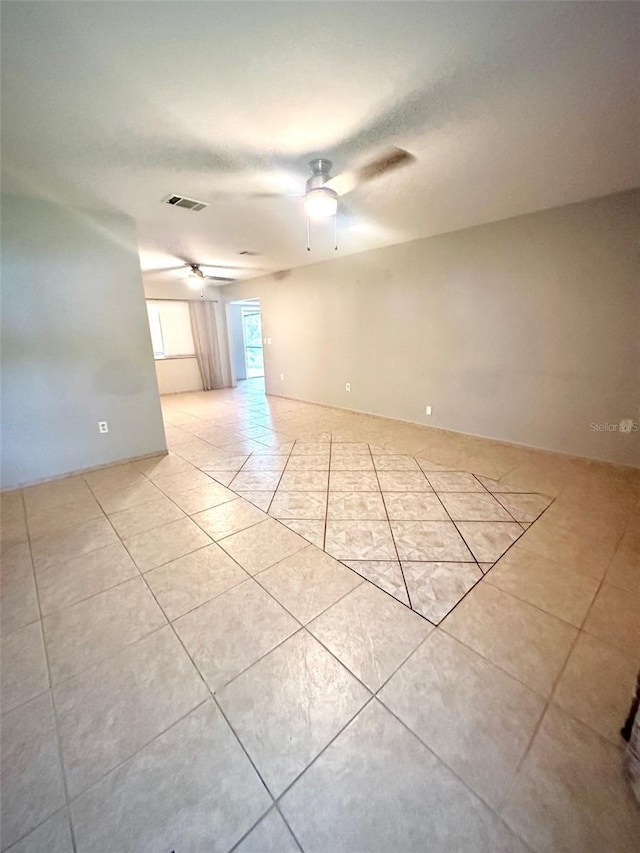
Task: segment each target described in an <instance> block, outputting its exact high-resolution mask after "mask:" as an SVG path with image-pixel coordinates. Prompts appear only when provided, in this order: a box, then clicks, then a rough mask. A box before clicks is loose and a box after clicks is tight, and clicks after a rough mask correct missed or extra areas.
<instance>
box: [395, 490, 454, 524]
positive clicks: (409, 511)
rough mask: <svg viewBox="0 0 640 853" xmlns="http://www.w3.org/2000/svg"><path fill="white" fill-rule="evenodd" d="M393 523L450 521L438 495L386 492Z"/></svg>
mask: <svg viewBox="0 0 640 853" xmlns="http://www.w3.org/2000/svg"><path fill="white" fill-rule="evenodd" d="M383 497H384V503H385V506H386V508H387V514H388V516H389V518H390V519H391V521H449V516H448V515H447V512H446V510H445V508H444V507H443V506H442V502H441V501H440V498H439V497H438V496H437V495H434V494H432V493H427V492H384V493H383Z"/></svg>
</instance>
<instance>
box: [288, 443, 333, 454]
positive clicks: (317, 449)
mask: <svg viewBox="0 0 640 853" xmlns="http://www.w3.org/2000/svg"><path fill="white" fill-rule="evenodd" d="M330 447H331V445H330V443H329V441H304V440H302V441H296V443H295V444H294V445H293V450H292V451H291V455H292V456H300V455H301V454H302V455H304V456H315V455H318V454H321V455H322V454H325V455H328V454H329V448H330Z"/></svg>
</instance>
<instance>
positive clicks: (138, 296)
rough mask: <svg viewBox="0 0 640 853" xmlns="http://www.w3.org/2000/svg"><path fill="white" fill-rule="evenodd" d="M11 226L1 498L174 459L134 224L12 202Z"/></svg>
mask: <svg viewBox="0 0 640 853" xmlns="http://www.w3.org/2000/svg"><path fill="white" fill-rule="evenodd" d="M2 226H3V227H2V480H1V483H2V487H3V488H10V487H14V486H19V485H22V484H26V483H31V482H35V481H38V480H42V479H46V478H50V477H55V476H59V475H62V474H65V473H69V472H72V471H78V470H81V469H84V468H91V467H94V466H99V465H103V464H107V463H109V462H115V461H118V460H121V459H128V458H132V457H136V456H143V455H145V454H149V453H154V452H159V451H163V450H165V449H166V444H165V438H164V429H163V425H162V417H161V412H160V405H159V398H158V387H157V382H156V375H155V369H154V363H153V355H152V352H151V342H150V336H149V326H148V323H147V315H146V308H145V302H144V294H143V290H142V278H141V274H140V265H139V260H138V253H137V244H136V234H135V226H134V223H133V220H131V219H129V218H128V217H125V216H117V215H113V214H110V213H103V212H95V211H89V210H81V209H78V208H72V207H63V206H60V205H56V204H52V203H50V202H45V201H39V200H32V199H26V198H19V197H15V196H3V198H2ZM103 420H104V421H108V423H109V429H110V431H109V433H108V434H106V435H101V434H99V432H98V421H103Z"/></svg>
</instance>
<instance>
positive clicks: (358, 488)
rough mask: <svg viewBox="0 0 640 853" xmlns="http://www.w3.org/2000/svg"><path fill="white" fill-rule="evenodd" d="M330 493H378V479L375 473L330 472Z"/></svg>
mask: <svg viewBox="0 0 640 853" xmlns="http://www.w3.org/2000/svg"><path fill="white" fill-rule="evenodd" d="M329 491H331V492H379V491H380V486H379V484H378V477H377V476H376V473H375V471H336V470H333V471H331V475H330V477H329Z"/></svg>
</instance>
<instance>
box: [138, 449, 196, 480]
mask: <svg viewBox="0 0 640 853" xmlns="http://www.w3.org/2000/svg"><path fill="white" fill-rule="evenodd" d="M134 465H135V466H136V468H138V469H139V470H140V471H142V472H143V473H144V475H145V476H146V477H148V478H149V479H150V480H152V481H154V480H156V479H157V478H158V477H166V476H167V475H168V474H180V473H182V472H183V471H192V470H193V465H191V463H189V462H187V460H186V459H183V458H182V457H181V456H178V455H177V454H175V453H168V454H166V455H164V456H153V457H152V458H151V459H140V460H139V461H138V462H135V463H134Z"/></svg>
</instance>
